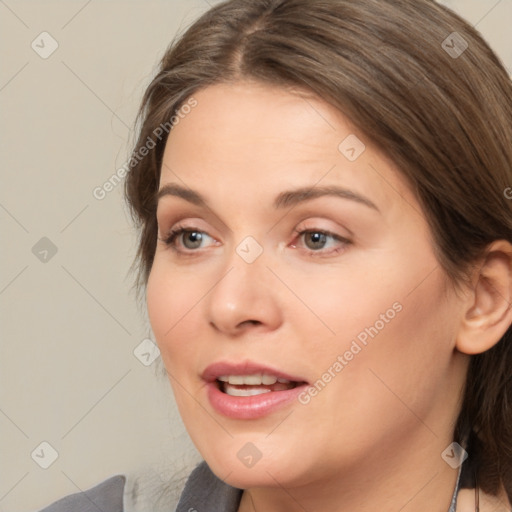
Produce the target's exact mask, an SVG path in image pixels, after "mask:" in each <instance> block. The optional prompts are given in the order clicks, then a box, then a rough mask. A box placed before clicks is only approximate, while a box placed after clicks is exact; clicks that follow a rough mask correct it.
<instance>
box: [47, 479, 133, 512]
mask: <svg viewBox="0 0 512 512" xmlns="http://www.w3.org/2000/svg"><path fill="white" fill-rule="evenodd" d="M125 483H126V477H125V476H124V475H116V476H113V477H111V478H108V479H107V480H104V481H103V482H101V483H99V484H98V485H96V486H95V487H92V488H90V489H88V490H85V491H82V492H78V493H75V494H71V495H69V496H65V497H64V498H61V499H60V500H58V501H56V502H55V503H52V504H51V505H49V506H47V507H45V508H44V509H41V510H40V511H39V512H69V511H71V510H72V511H73V512H98V510H101V511H102V512H123V494H124V487H125Z"/></svg>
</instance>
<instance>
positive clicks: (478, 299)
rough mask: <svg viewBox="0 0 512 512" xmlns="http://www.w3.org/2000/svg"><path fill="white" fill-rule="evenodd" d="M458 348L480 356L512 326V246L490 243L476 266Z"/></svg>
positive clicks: (466, 352)
mask: <svg viewBox="0 0 512 512" xmlns="http://www.w3.org/2000/svg"><path fill="white" fill-rule="evenodd" d="M472 283H473V284H472V286H471V289H470V290H469V293H468V295H467V297H468V300H467V303H466V310H465V311H464V312H463V313H464V314H463V318H462V325H461V328H460V330H459V333H458V336H457V341H456V347H457V349H458V350H459V351H460V352H463V353H465V354H480V353H482V352H485V351H486V350H489V349H490V348H492V347H493V346H494V345H496V343H498V342H499V341H500V339H501V338H502V337H503V335H504V334H505V333H506V332H507V329H509V327H510V326H511V324H512V245H511V244H510V243H509V242H507V241H505V240H498V241H496V242H493V243H492V244H490V245H489V246H488V247H487V249H486V251H485V255H484V257H483V259H482V260H481V262H480V264H479V266H478V267H476V269H475V271H474V275H473V279H472Z"/></svg>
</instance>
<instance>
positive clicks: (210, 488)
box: [40, 462, 462, 512]
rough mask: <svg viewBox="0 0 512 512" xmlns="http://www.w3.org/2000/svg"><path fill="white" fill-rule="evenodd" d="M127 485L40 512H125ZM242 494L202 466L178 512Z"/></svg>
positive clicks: (113, 483)
mask: <svg viewBox="0 0 512 512" xmlns="http://www.w3.org/2000/svg"><path fill="white" fill-rule="evenodd" d="M461 469H462V466H461V467H460V468H459V474H458V477H457V483H456V485H455V490H454V492H453V497H452V501H451V504H450V508H449V509H448V511H447V512H455V510H456V508H457V494H458V492H459V488H460V481H461ZM125 484H126V477H125V476H124V475H117V476H113V477H111V478H109V479H107V480H105V481H103V482H101V483H100V484H99V485H97V486H96V487H93V488H92V489H89V490H87V491H83V492H80V493H77V494H72V495H70V496H66V497H65V498H62V499H60V500H59V501H56V502H55V503H53V504H52V505H50V506H48V507H46V508H44V509H42V510H41V511H40V512H98V511H101V512H124V511H125V506H124V503H123V494H124V491H125ZM242 492H243V491H242V490H241V489H236V488H235V487H231V486H229V485H227V484H226V483H224V482H223V481H222V480H220V479H219V478H217V477H216V476H215V475H214V474H213V473H212V471H211V470H210V468H209V467H208V465H207V464H206V462H202V463H201V464H199V465H198V466H197V467H196V468H195V469H194V470H193V471H192V473H191V474H190V476H189V477H188V479H187V482H186V484H185V487H184V489H183V492H182V494H181V497H180V500H179V503H178V506H177V508H176V511H175V512H190V511H191V510H196V511H197V510H200V511H201V512H237V511H238V507H239V505H240V500H241V499H242ZM169 512H170V511H169Z"/></svg>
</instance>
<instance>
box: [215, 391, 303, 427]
mask: <svg viewBox="0 0 512 512" xmlns="http://www.w3.org/2000/svg"><path fill="white" fill-rule="evenodd" d="M306 387H307V384H301V385H300V386H297V387H295V388H292V389H288V390H285V391H270V392H268V393H262V394H261V395H254V396H231V395H228V394H226V393H223V392H222V391H221V390H220V389H219V388H218V384H217V382H209V383H208V384H207V392H208V400H210V403H211V404H212V406H213V408H214V409H215V410H216V411H217V412H218V413H220V414H223V415H224V416H227V417H229V418H236V419H240V420H252V419H256V418H261V417H263V416H266V415H267V414H270V413H272V412H274V411H276V410H278V409H281V408H282V407H285V406H286V405H288V404H289V403H290V402H293V400H295V399H297V397H298V395H300V393H301V392H302V391H303V390H304V389H305V388H306Z"/></svg>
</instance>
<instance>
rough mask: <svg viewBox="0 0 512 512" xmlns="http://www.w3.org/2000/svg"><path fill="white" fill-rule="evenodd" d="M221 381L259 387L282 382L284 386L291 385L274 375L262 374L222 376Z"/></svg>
mask: <svg viewBox="0 0 512 512" xmlns="http://www.w3.org/2000/svg"><path fill="white" fill-rule="evenodd" d="M219 380H220V381H222V382H228V383H229V384H235V385H237V384H238V385H243V384H246V385H249V386H257V385H261V384H263V385H265V386H271V385H272V384H275V383H276V382H282V383H283V384H288V383H290V381H289V380H286V379H278V378H277V377H275V376H273V375H264V374H262V373H256V374H254V375H222V376H220V377H219Z"/></svg>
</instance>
